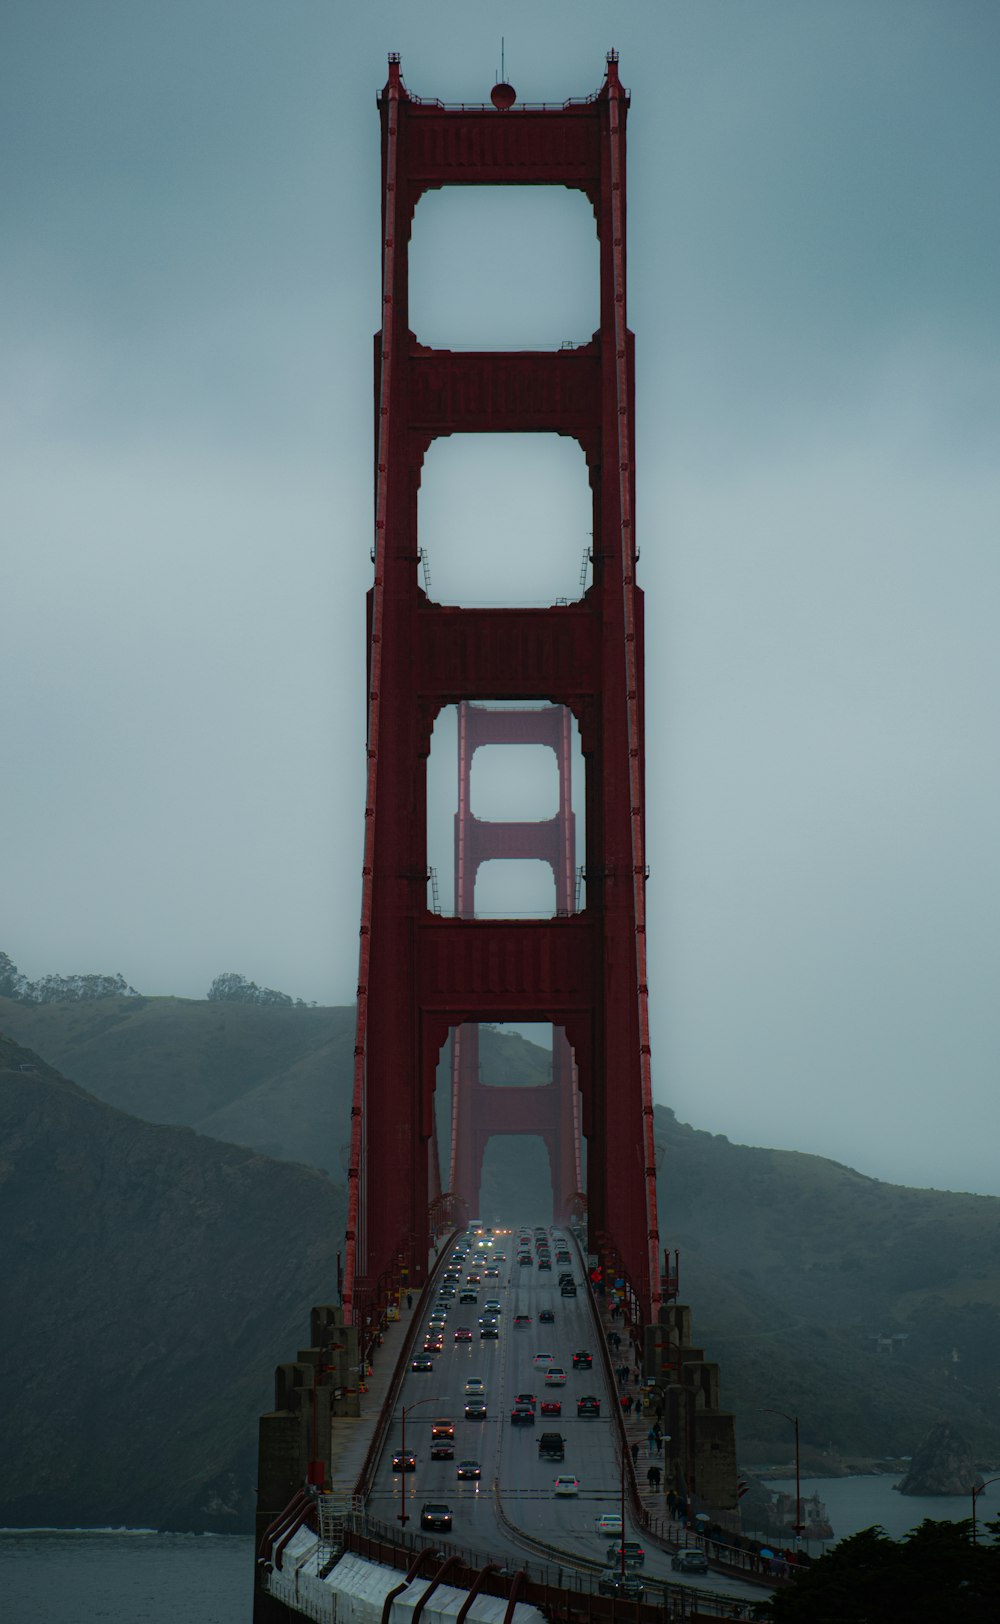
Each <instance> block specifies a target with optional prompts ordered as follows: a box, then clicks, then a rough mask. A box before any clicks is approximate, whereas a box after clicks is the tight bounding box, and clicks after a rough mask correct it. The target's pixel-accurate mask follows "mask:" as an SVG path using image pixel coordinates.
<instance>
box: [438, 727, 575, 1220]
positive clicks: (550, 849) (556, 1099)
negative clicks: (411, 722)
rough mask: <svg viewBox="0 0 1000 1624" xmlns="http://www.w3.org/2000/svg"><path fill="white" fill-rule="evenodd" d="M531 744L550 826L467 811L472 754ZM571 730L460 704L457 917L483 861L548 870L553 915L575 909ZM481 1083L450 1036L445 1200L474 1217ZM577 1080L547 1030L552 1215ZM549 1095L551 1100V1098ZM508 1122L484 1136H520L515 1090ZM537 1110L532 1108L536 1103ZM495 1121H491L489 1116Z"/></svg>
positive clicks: (468, 905) (571, 1164)
mask: <svg viewBox="0 0 1000 1624" xmlns="http://www.w3.org/2000/svg"><path fill="white" fill-rule="evenodd" d="M502 744H536V745H542V746H545V747H547V748H549V749H551V750H552V751H553V752H554V753H555V758H556V770H557V777H558V784H559V802H558V809H557V812H556V815H555V817H554V818H551V819H547V820H544V821H539V822H535V823H510V822H490V823H483V822H482V821H481V820H479V819H478V818H476V817H474V816H473V813H472V796H471V783H472V766H473V761H474V757H475V752H476V750H477V749H480V748H482V747H483V746H485V745H502ZM571 775H572V727H571V717H570V712H569V711H568V710H567V709H566V707H565V706H563V705H558V706H557V705H546V706H544V707H543V708H535V709H531V710H528V709H522V708H520V707H509V708H505V709H503V710H501V709H496V708H493V709H491V708H488V707H485V706H482V705H470V704H468V703H467V702H464V701H463V703H462V704H460V705H459V706H458V808H457V811H456V813H455V913H456V915H457V916H458V917H459V918H461V919H472V918H474V917H475V892H476V878H477V875H478V872H479V868H480V866H481V864H482V863H483V862H486V861H488V860H489V859H490V858H491V857H507V858H510V857H521V858H537V859H540V860H541V861H543V862H547V863H548V864H549V866H550V867H551V869H552V877H553V881H554V885H555V901H556V914H557V915H563V916H565V915H568V914H570V913H571V912H572V911H573V909H574V905H575V895H574V893H575V875H576V819H575V815H574V812H573V799H572V782H571ZM488 1086H489V1085H484V1084H483V1082H482V1080H481V1078H480V1075H479V1031H478V1027H476V1026H473V1025H465V1026H461V1027H458V1028H456V1030H455V1032H454V1033H453V1038H452V1134H451V1142H452V1163H451V1183H450V1188H451V1190H452V1192H453V1193H454V1194H456V1195H459V1196H460V1197H461V1198H462V1199H463V1200H464V1202H465V1203H466V1206H467V1208H468V1210H469V1212H475V1213H478V1212H479V1211H480V1210H481V1206H482V1202H481V1199H480V1187H481V1183H482V1163H483V1152H484V1149H485V1143H486V1141H485V1139H484V1137H483V1129H482V1121H483V1119H484V1117H485V1116H486V1115H487V1113H488V1112H489V1106H488V1104H487V1103H486V1102H484V1100H483V1099H482V1094H483V1091H484V1088H487V1087H488ZM577 1086H578V1085H577V1076H576V1071H575V1067H574V1065H573V1057H572V1051H571V1049H570V1046H569V1043H568V1042H567V1040H566V1036H565V1034H564V1033H563V1032H562V1031H560V1030H558V1029H557V1030H555V1031H554V1032H553V1051H552V1082H551V1084H550V1085H549V1087H548V1089H545V1090H544V1093H545V1096H546V1110H547V1115H546V1117H545V1120H544V1122H543V1123H542V1124H539V1122H538V1120H537V1116H536V1120H535V1126H534V1127H532V1128H531V1129H530V1131H531V1132H538V1133H540V1135H541V1137H542V1138H543V1139H544V1141H545V1146H546V1150H547V1152H548V1157H549V1164H550V1167H551V1169H552V1194H553V1210H554V1212H555V1214H556V1217H557V1219H562V1218H564V1217H565V1216H566V1214H567V1212H568V1208H569V1202H570V1198H571V1197H572V1196H574V1195H576V1193H577V1192H578V1191H579V1190H580V1186H581V1174H580V1144H579V1131H580V1124H579V1112H578V1111H577V1110H576V1109H575V1103H576V1102H575V1100H574V1097H573V1096H574V1094H575V1091H576V1088H577ZM550 1091H551V1092H550ZM507 1095H508V1097H509V1104H510V1106H511V1110H510V1112H509V1114H508V1117H507V1118H506V1119H504V1120H502V1122H500V1123H498V1125H497V1126H495V1127H493V1128H491V1129H490V1135H488V1137H489V1136H491V1135H492V1134H493V1133H523V1132H527V1131H529V1130H528V1129H526V1128H524V1127H521V1126H519V1123H520V1120H521V1115H522V1113H521V1111H520V1110H519V1109H518V1105H519V1099H520V1091H519V1090H517V1089H513V1088H512V1089H508V1090H507ZM536 1103H537V1102H536ZM493 1118H494V1120H496V1118H495V1113H493Z"/></svg>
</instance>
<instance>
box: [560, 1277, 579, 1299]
mask: <svg viewBox="0 0 1000 1624" xmlns="http://www.w3.org/2000/svg"><path fill="white" fill-rule="evenodd" d="M559 1294H560V1296H562V1297H575V1296H576V1286H575V1285H574V1283H573V1281H572V1280H567V1281H566V1284H565V1285H564V1286H560V1287H559Z"/></svg>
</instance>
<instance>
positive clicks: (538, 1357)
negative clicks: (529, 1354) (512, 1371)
mask: <svg viewBox="0 0 1000 1624" xmlns="http://www.w3.org/2000/svg"><path fill="white" fill-rule="evenodd" d="M531 1362H532V1364H533V1365H550V1364H551V1363H552V1355H551V1353H536V1354H535V1357H534V1359H533V1360H532V1361H531Z"/></svg>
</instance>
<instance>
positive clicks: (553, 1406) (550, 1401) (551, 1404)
mask: <svg viewBox="0 0 1000 1624" xmlns="http://www.w3.org/2000/svg"><path fill="white" fill-rule="evenodd" d="M538 1410H539V1414H541V1415H562V1399H559V1398H543V1399H542V1402H541V1404H539V1406H538Z"/></svg>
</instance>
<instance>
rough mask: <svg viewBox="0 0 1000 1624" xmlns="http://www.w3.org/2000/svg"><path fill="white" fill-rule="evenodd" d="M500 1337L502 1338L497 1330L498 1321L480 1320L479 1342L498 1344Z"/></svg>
mask: <svg viewBox="0 0 1000 1624" xmlns="http://www.w3.org/2000/svg"><path fill="white" fill-rule="evenodd" d="M499 1336H500V1332H499V1330H498V1329H497V1322H496V1320H480V1321H479V1340H480V1342H496V1341H497V1340H498V1339H499Z"/></svg>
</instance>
